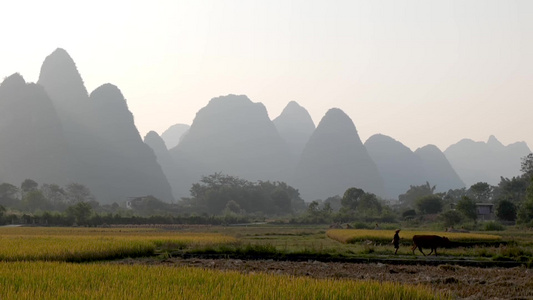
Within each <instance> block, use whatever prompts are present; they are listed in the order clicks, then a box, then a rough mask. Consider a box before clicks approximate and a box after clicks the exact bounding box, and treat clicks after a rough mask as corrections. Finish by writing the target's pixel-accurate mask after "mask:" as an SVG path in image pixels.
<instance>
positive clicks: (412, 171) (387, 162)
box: [364, 134, 428, 198]
mask: <svg viewBox="0 0 533 300" xmlns="http://www.w3.org/2000/svg"><path fill="white" fill-rule="evenodd" d="M364 145H365V147H366V149H367V151H368V154H369V155H370V157H372V160H373V161H374V162H375V163H376V165H377V167H378V170H379V173H380V174H381V176H382V177H383V180H384V183H385V190H386V196H387V197H388V198H397V197H398V195H400V194H402V193H405V192H406V191H407V190H408V189H409V186H410V185H420V184H424V183H425V182H426V181H427V177H428V175H427V172H426V169H425V167H424V163H423V162H422V160H421V159H420V158H419V157H418V156H417V155H415V154H414V153H413V152H412V151H411V149H409V148H408V147H406V146H404V145H403V144H402V143H400V142H398V141H396V140H394V139H393V138H391V137H388V136H386V135H382V134H375V135H373V136H371V137H370V138H368V140H366V142H365V144H364Z"/></svg>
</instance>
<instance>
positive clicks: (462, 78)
mask: <svg viewBox="0 0 533 300" xmlns="http://www.w3.org/2000/svg"><path fill="white" fill-rule="evenodd" d="M0 28H2V30H1V35H0V41H1V43H0V76H2V78H3V77H5V76H9V75H11V74H12V73H15V72H19V73H21V74H22V75H23V76H24V78H25V79H26V81H29V82H34V81H37V79H38V76H39V71H40V66H41V64H42V62H43V60H44V58H45V57H46V56H47V55H48V54H50V53H51V52H52V51H54V50H55V49H56V48H57V47H61V48H64V49H65V50H67V52H69V54H70V55H71V56H72V58H73V59H74V61H75V62H76V65H77V67H78V70H79V72H80V73H81V76H82V78H83V79H84V81H85V84H86V86H87V89H88V90H89V92H91V91H92V90H94V89H95V88H97V87H98V86H100V85H101V84H103V83H107V82H110V83H113V84H115V85H117V86H118V87H119V88H120V89H121V90H122V93H123V94H124V96H125V97H126V99H127V101H128V106H129V109H130V110H131V111H132V113H133V114H134V116H135V123H136V125H137V128H138V129H139V131H140V133H141V135H142V136H143V137H144V135H145V134H146V133H147V132H148V131H150V130H155V131H156V132H158V133H159V134H161V133H162V132H163V131H164V130H165V129H167V128H168V127H169V126H171V125H172V124H175V123H186V124H191V123H192V120H193V119H194V117H195V114H196V112H197V111H198V110H199V109H200V108H202V107H204V106H205V105H206V104H207V103H208V102H209V100H210V99H211V98H213V97H217V96H220V95H226V94H230V93H232V94H245V95H247V96H248V97H249V98H250V99H251V100H252V101H254V102H262V103H263V104H264V105H265V106H266V108H267V110H268V112H269V115H270V117H271V118H272V119H273V118H275V117H277V116H278V115H279V114H280V113H281V111H282V110H283V108H284V107H285V105H287V103H288V102H289V101H291V100H295V101H297V102H298V103H299V104H300V105H302V106H304V107H305V108H307V110H308V111H309V113H310V114H311V116H312V117H313V120H314V121H315V123H316V124H318V122H319V121H320V119H321V118H322V117H323V116H324V114H325V113H326V111H327V110H328V109H329V108H332V107H338V108H340V109H342V110H344V111H345V112H346V113H347V114H348V115H349V116H350V117H351V118H352V120H353V121H354V123H355V125H356V127H357V129H358V132H359V134H360V136H361V139H362V141H363V142H364V141H366V139H368V138H369V137H370V136H371V135H373V134H376V133H382V134H385V135H388V136H391V137H392V138H394V139H396V140H399V141H401V142H402V143H404V144H405V145H406V146H408V147H410V148H411V149H412V150H415V149H416V148H418V147H421V146H424V145H426V144H434V145H437V146H438V147H439V148H440V149H441V150H445V149H446V148H447V147H448V146H449V145H451V144H454V143H456V142H458V141H459V140H461V139H463V138H471V139H473V140H476V141H486V140H487V139H488V137H489V135H491V134H494V135H495V136H496V137H497V138H498V139H499V140H500V141H501V142H502V143H504V144H509V143H512V142H516V141H526V142H527V143H528V145H529V146H530V148H533V119H532V115H533V1H527V0H525V1H511V0H501V1H490V0H480V1H468V0H458V1H431V0H420V1H399V0H389V1H377V0H369V1H355V0H351V1H331V0H330V1H312V0H302V1H288V0H281V1H274V0H265V1H249V0H248V1H220V0H219V1H216V0H215V1H176V0H169V1H156V0H152V1H113V0H106V1H100V0H93V1H83V2H82V1H55V0H47V1H14V0H11V1H4V2H3V3H2V5H1V9H0Z"/></svg>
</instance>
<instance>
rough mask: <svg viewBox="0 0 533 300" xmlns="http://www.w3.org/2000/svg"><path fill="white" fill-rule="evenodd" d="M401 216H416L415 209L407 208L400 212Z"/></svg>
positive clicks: (409, 217)
mask: <svg viewBox="0 0 533 300" xmlns="http://www.w3.org/2000/svg"><path fill="white" fill-rule="evenodd" d="M402 217H403V218H404V219H411V218H414V217H416V210H414V209H408V210H406V211H404V212H403V213H402Z"/></svg>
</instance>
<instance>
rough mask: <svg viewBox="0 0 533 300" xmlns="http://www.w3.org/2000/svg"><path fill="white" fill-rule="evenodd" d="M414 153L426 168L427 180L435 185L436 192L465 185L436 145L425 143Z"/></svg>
mask: <svg viewBox="0 0 533 300" xmlns="http://www.w3.org/2000/svg"><path fill="white" fill-rule="evenodd" d="M415 154H416V155H417V156H418V157H419V158H420V159H421V160H422V162H423V164H424V168H425V169H426V175H427V182H429V183H431V185H432V186H433V185H435V186H436V188H435V191H436V192H447V191H448V190H450V189H460V188H463V187H465V184H464V182H463V181H462V180H461V178H460V177H459V175H458V174H457V173H456V172H455V170H454V169H453V167H452V165H451V164H450V162H449V161H448V159H446V156H445V155H444V153H442V151H440V149H439V148H437V146H435V145H426V146H424V147H421V148H418V149H416V151H415Z"/></svg>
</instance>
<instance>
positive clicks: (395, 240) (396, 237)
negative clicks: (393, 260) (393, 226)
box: [392, 229, 400, 254]
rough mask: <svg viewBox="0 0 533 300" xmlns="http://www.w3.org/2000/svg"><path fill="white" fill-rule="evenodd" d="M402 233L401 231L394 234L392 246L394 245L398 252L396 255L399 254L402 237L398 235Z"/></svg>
mask: <svg viewBox="0 0 533 300" xmlns="http://www.w3.org/2000/svg"><path fill="white" fill-rule="evenodd" d="M399 232H400V229H398V230H396V232H395V233H394V237H393V238H392V244H393V245H394V248H396V251H394V254H396V253H398V249H399V248H400V235H399V234H398V233H399Z"/></svg>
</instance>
